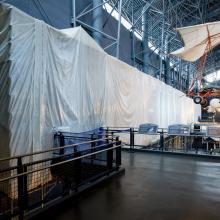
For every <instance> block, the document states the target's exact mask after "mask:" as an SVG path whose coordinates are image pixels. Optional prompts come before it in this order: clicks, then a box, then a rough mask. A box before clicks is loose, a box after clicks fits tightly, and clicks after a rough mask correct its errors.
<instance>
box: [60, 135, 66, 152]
mask: <svg viewBox="0 0 220 220" xmlns="http://www.w3.org/2000/svg"><path fill="white" fill-rule="evenodd" d="M64 146H65V141H64V136H63V134H62V133H61V134H60V147H62V148H60V152H59V154H60V155H64V148H63V147H64Z"/></svg>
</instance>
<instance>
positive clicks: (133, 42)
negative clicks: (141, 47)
mask: <svg viewBox="0 0 220 220" xmlns="http://www.w3.org/2000/svg"><path fill="white" fill-rule="evenodd" d="M133 24H134V0H132V28H131V32H130V34H131V59H132V65H133V66H135V57H136V55H135V35H134V32H135V28H134V27H133Z"/></svg>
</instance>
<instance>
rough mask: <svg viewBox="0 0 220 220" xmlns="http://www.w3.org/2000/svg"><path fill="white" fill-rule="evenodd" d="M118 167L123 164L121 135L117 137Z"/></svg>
mask: <svg viewBox="0 0 220 220" xmlns="http://www.w3.org/2000/svg"><path fill="white" fill-rule="evenodd" d="M116 146H118V147H117V148H116V167H117V168H119V166H120V165H121V141H119V137H118V136H117V137H116Z"/></svg>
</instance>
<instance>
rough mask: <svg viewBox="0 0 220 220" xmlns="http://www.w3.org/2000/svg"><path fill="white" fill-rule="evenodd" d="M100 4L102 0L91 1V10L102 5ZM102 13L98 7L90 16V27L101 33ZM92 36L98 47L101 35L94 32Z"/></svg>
mask: <svg viewBox="0 0 220 220" xmlns="http://www.w3.org/2000/svg"><path fill="white" fill-rule="evenodd" d="M102 3H103V0H93V8H95V7H97V6H98V5H102ZM102 11H103V9H102V6H100V7H97V8H95V9H94V10H93V14H92V26H93V27H94V28H95V29H96V30H99V31H102V27H103V24H102V22H103V18H102ZM92 35H93V38H94V39H95V41H96V42H97V43H98V44H99V45H100V44H101V40H102V34H101V33H99V32H97V31H95V30H94V31H93V34H92Z"/></svg>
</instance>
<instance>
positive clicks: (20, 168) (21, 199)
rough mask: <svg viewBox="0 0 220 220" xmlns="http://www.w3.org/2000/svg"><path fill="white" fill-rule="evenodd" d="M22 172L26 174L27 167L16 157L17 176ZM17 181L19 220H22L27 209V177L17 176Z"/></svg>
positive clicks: (20, 158)
mask: <svg viewBox="0 0 220 220" xmlns="http://www.w3.org/2000/svg"><path fill="white" fill-rule="evenodd" d="M24 172H27V166H24V165H23V164H22V157H18V159H17V174H18V175H19V174H23V173H24ZM17 181H18V184H17V187H18V188H17V192H18V208H19V220H23V219H24V211H25V209H26V207H27V175H21V176H18V179H17Z"/></svg>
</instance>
